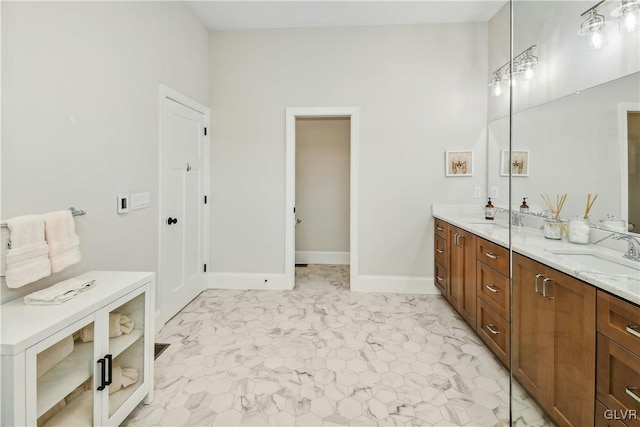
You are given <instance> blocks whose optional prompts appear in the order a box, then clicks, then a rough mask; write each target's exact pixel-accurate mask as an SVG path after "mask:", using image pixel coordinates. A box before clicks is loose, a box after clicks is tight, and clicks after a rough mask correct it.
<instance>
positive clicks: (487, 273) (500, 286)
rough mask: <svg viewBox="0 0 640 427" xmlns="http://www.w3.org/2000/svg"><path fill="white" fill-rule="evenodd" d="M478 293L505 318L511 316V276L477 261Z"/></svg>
mask: <svg viewBox="0 0 640 427" xmlns="http://www.w3.org/2000/svg"><path fill="white" fill-rule="evenodd" d="M476 264H477V265H476V287H477V294H478V296H479V297H480V298H482V300H483V301H484V302H485V303H486V304H487V305H489V306H490V307H491V308H492V309H494V310H495V311H496V312H497V313H498V314H499V315H500V316H502V317H503V318H505V319H508V318H509V277H507V276H505V275H503V274H501V273H500V272H499V271H497V270H495V269H493V268H491V267H489V266H488V265H487V264H485V263H483V262H480V261H476Z"/></svg>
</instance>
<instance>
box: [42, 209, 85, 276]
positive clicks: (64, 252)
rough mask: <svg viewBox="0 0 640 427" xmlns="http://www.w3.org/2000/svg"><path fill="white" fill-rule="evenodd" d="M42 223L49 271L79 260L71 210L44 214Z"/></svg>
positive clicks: (55, 270) (78, 246)
mask: <svg viewBox="0 0 640 427" xmlns="http://www.w3.org/2000/svg"><path fill="white" fill-rule="evenodd" d="M44 223H45V236H46V239H47V243H48V244H49V259H50V260H51V271H52V272H53V273H57V272H59V271H62V270H64V269H65V268H67V267H69V266H70V265H73V264H77V263H78V262H80V260H81V259H82V256H81V255H80V239H79V238H78V235H77V234H76V228H75V222H74V220H73V215H72V214H71V211H70V210H68V209H67V210H64V211H57V212H50V213H48V214H45V215H44Z"/></svg>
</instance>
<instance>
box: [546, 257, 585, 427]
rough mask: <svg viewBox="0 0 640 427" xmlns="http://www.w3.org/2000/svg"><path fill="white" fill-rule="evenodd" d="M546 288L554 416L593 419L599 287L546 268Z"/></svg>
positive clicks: (563, 420)
mask: <svg viewBox="0 0 640 427" xmlns="http://www.w3.org/2000/svg"><path fill="white" fill-rule="evenodd" d="M545 277H546V279H547V282H546V283H545V286H544V289H543V292H544V293H545V295H546V298H545V299H546V301H549V302H551V303H552V304H553V354H554V356H553V378H552V387H550V389H549V392H550V393H551V395H552V399H551V400H552V404H553V406H552V409H551V411H552V414H551V415H552V417H553V418H554V419H555V421H556V423H557V424H558V425H567V426H591V425H593V422H594V419H593V417H594V410H595V408H594V395H595V380H596V378H595V361H596V356H595V351H596V334H595V330H596V290H595V288H594V287H593V286H589V285H587V284H586V283H583V282H581V281H579V280H577V279H575V278H573V277H570V276H568V275H566V274H563V273H560V272H559V271H557V270H553V269H550V268H547V270H546V273H545Z"/></svg>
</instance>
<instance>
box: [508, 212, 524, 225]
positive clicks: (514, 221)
mask: <svg viewBox="0 0 640 427" xmlns="http://www.w3.org/2000/svg"><path fill="white" fill-rule="evenodd" d="M522 217H523V214H522V213H520V212H518V211H511V225H513V226H514V227H524V222H522Z"/></svg>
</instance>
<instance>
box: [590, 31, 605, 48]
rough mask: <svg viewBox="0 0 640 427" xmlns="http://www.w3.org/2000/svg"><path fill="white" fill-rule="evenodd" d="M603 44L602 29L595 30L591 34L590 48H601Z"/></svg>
mask: <svg viewBox="0 0 640 427" xmlns="http://www.w3.org/2000/svg"><path fill="white" fill-rule="evenodd" d="M602 45H603V40H602V34H601V33H600V31H594V32H593V33H591V35H590V36H589V49H591V50H597V49H600V48H601V47H602Z"/></svg>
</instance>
